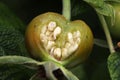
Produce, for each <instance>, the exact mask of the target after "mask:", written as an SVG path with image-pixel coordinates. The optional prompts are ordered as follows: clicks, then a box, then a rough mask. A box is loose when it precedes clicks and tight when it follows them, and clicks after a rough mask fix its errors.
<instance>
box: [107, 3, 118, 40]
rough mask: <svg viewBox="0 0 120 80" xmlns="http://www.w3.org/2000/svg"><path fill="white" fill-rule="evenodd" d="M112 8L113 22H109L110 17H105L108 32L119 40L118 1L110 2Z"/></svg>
mask: <svg viewBox="0 0 120 80" xmlns="http://www.w3.org/2000/svg"><path fill="white" fill-rule="evenodd" d="M110 4H111V5H112V6H113V8H114V13H115V22H114V25H112V24H111V20H110V18H108V17H107V18H106V21H107V24H108V27H109V30H110V33H111V35H112V37H113V38H116V39H119V40H120V3H110Z"/></svg>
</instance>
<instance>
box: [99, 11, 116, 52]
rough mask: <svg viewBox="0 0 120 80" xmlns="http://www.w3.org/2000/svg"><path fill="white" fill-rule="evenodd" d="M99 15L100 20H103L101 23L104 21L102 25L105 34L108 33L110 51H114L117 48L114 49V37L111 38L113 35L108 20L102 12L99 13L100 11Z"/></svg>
mask: <svg viewBox="0 0 120 80" xmlns="http://www.w3.org/2000/svg"><path fill="white" fill-rule="evenodd" d="M98 16H99V19H100V21H101V23H102V27H103V30H104V32H105V35H106V39H107V42H108V46H109V50H110V53H114V52H115V50H114V46H113V42H112V38H111V35H110V32H109V29H108V26H107V23H106V21H105V18H104V16H103V15H101V14H99V13H98Z"/></svg>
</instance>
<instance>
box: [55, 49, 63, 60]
mask: <svg viewBox="0 0 120 80" xmlns="http://www.w3.org/2000/svg"><path fill="white" fill-rule="evenodd" d="M61 55H62V54H61V49H60V48H56V49H55V50H54V57H56V58H57V59H59V58H60V57H61Z"/></svg>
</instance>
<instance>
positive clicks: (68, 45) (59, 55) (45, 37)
mask: <svg viewBox="0 0 120 80" xmlns="http://www.w3.org/2000/svg"><path fill="white" fill-rule="evenodd" d="M61 32H62V29H61V27H60V26H58V25H57V24H56V22H54V21H51V22H49V23H48V25H45V26H43V28H42V30H41V33H40V40H41V41H42V43H43V45H44V48H45V49H46V50H47V51H48V52H49V54H50V55H51V56H53V57H54V58H56V59H57V60H64V59H66V58H67V57H68V56H70V55H71V54H72V53H73V52H74V51H76V50H77V48H78V46H79V43H80V41H81V40H80V36H81V34H80V31H75V32H73V33H72V32H68V33H67V39H66V41H65V44H64V46H63V47H57V46H56V43H55V41H56V39H57V37H58V36H59V35H60V34H61Z"/></svg>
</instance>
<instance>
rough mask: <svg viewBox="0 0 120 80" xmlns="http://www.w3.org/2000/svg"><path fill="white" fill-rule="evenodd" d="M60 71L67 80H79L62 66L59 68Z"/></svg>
mask: <svg viewBox="0 0 120 80" xmlns="http://www.w3.org/2000/svg"><path fill="white" fill-rule="evenodd" d="M60 69H61V71H62V72H63V74H64V75H65V76H66V78H67V79H68V80H79V79H78V78H77V77H76V76H75V75H74V74H73V73H72V72H71V71H69V70H67V69H66V68H64V67H63V66H61V67H60Z"/></svg>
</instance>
